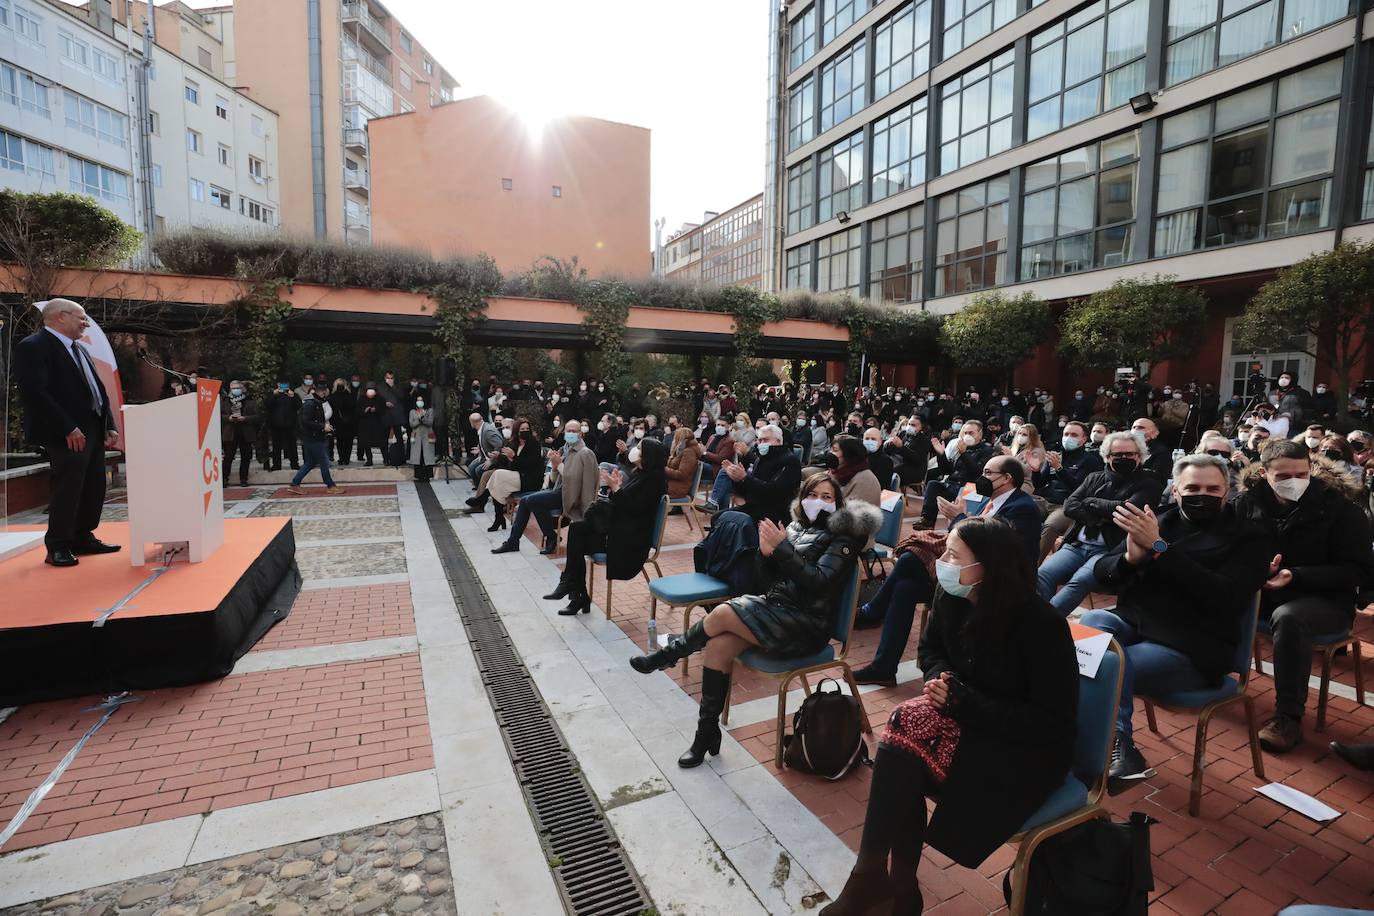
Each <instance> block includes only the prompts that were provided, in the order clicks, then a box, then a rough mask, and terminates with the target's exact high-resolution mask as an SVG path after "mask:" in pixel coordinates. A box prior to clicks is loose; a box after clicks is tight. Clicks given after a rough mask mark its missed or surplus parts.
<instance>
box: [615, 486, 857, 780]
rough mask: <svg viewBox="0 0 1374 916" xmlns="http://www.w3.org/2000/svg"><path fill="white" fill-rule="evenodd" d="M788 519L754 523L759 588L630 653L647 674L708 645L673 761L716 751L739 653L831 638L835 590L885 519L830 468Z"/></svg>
mask: <svg viewBox="0 0 1374 916" xmlns="http://www.w3.org/2000/svg"><path fill="white" fill-rule="evenodd" d="M792 517H793V521H792V523H791V524H790V525H788V526H787V528H786V529H783V528H782V526H780V525H778V524H777V523H775V522H773V521H771V520H769V519H766V518H765V519H763V520H762V521H760V522H759V526H758V532H759V556H760V558H761V569H762V573H763V575H764V576H765V577H766V579H767V581H768V587H767V589H766V590H765V592H764V593H763V594H759V595H743V596H741V597H739V598H732V599H731V600H730V601H728V602H726V603H725V604H721V605H717V606H716V607H715V609H713V610H712V611H711V613H709V614H707V615H706V617H704V618H703V619H701V620H699V621H697V622H696V623H695V624H693V625H692V628H691V629H690V630H688V631H687V633H686V634H685V635H683V636H674V637H673V638H671V639H670V640H669V641H668V645H667V646H666V647H665V648H663V649H659V650H658V651H657V652H653V653H651V654H649V655H642V656H639V657H638V658H632V659H630V664H631V666H633V667H634V669H635V670H636V671H639V672H641V673H643V674H648V673H650V672H652V671H661V670H663V669H664V668H669V667H672V666H673V665H674V664H676V663H677V662H679V661H681V660H682V659H683V658H686V657H687V656H688V655H691V654H692V653H694V652H700V651H702V650H703V649H704V650H705V660H704V665H705V667H704V668H703V670H702V681H701V708H700V712H699V715H698V718H697V731H696V736H695V738H694V739H693V740H692V746H691V748H689V749H688V750H687V752H686V753H685V754H683V755H682V757H680V758H679V759H678V766H681V767H695V766H700V765H701V763H702V762H703V761H704V760H705V759H706V755H707V754H718V753H720V739H721V732H720V723H719V721H718V719H719V717H720V714H721V712H722V710H724V708H725V700H726V698H727V697H728V696H729V694H730V672H731V669H732V668H733V666H734V661H735V657H736V656H738V655H739V654H740V653H741V652H743V651H744V650H745V649H748V648H750V647H758V648H761V649H762V650H763V651H764V652H765V653H767V654H769V655H780V656H796V655H809V654H811V653H813V652H816V651H819V650H820V649H821V647H823V646H825V645H826V644H827V643H828V642H829V641H830V632H831V630H832V629H833V626H834V614H835V612H836V607H835V596H836V592H837V591H838V590H839V589H840V588H842V587H843V583H845V582H846V581H848V577H849V574H850V572H851V571H852V570H853V569H854V564H855V563H857V562H858V558H859V552H860V551H861V550H862V549H863V545H864V544H865V543H867V541H868V539H869V538H870V537H872V536H873V535H874V534H875V533H876V532H877V530H878V527H879V526H880V525H881V524H882V513H881V512H879V511H878V509H876V508H875V507H873V506H870V505H867V504H864V503H854V504H853V505H846V504H845V501H844V494H843V493H841V492H840V488H839V487H838V486H837V485H836V483H835V481H834V479H833V478H831V477H830V475H828V474H814V475H812V476H811V477H809V478H807V479H806V481H805V482H804V483H803V484H802V486H801V490H800V493H799V495H798V498H797V501H796V502H795V503H794V504H793V506H792Z"/></svg>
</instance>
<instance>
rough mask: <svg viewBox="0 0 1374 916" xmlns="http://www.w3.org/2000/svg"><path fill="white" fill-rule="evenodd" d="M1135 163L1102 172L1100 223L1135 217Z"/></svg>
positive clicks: (1098, 208) (1099, 187) (1098, 204)
mask: <svg viewBox="0 0 1374 916" xmlns="http://www.w3.org/2000/svg"><path fill="white" fill-rule="evenodd" d="M1135 175H1136V166H1135V163H1131V164H1130V165H1123V166H1121V167H1119V168H1115V169H1110V170H1108V171H1105V172H1103V173H1102V176H1101V178H1099V179H1098V201H1097V212H1098V214H1099V216H1098V222H1099V223H1119V222H1123V221H1125V220H1133V219H1135Z"/></svg>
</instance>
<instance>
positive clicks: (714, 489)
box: [711, 471, 735, 509]
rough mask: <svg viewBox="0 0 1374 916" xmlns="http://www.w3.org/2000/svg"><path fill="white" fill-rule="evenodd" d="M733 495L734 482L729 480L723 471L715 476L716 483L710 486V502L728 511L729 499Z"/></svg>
mask: <svg viewBox="0 0 1374 916" xmlns="http://www.w3.org/2000/svg"><path fill="white" fill-rule="evenodd" d="M734 493H735V482H734V481H733V480H731V479H730V475H729V474H727V473H725V472H724V471H721V472H719V473H718V474H716V481H715V483H713V484H711V502H713V503H715V504H716V505H717V506H724V507H725V508H727V509H728V508H730V498H731V497H732V496H733V495H734Z"/></svg>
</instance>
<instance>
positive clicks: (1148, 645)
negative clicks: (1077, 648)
mask: <svg viewBox="0 0 1374 916" xmlns="http://www.w3.org/2000/svg"><path fill="white" fill-rule="evenodd" d="M1079 623H1081V624H1083V626H1085V627H1093V628H1094V629H1098V630H1105V631H1106V632H1108V633H1110V634H1112V635H1113V636H1115V637H1116V641H1117V642H1119V643H1121V647H1122V649H1123V650H1124V651H1125V664H1124V665H1123V666H1122V672H1121V708H1120V709H1119V710H1118V712H1117V724H1116V728H1117V731H1119V732H1121V734H1123V735H1125V736H1126V737H1127V738H1129V737H1130V736H1131V714H1132V712H1133V711H1134V706H1133V705H1132V700H1133V699H1134V698H1135V691H1136V687H1137V685H1138V686H1139V689H1140V692H1141V693H1142V694H1144V695H1145V696H1160V695H1162V694H1169V693H1173V692H1175V691H1177V690H1202V689H1204V688H1207V687H1211V686H1213V683H1212V682H1210V681H1208V680H1207V679H1206V678H1205V677H1203V676H1202V673H1201V672H1200V671H1198V670H1197V668H1195V667H1193V663H1192V661H1191V660H1190V659H1189V658H1188V656H1186V655H1184V654H1183V653H1182V652H1180V651H1178V650H1177V649H1170V648H1169V647H1168V646H1161V645H1160V644H1159V643H1154V642H1145V641H1144V640H1142V639H1141V638H1140V634H1139V633H1137V632H1136V629H1135V627H1134V626H1132V625H1131V624H1129V623H1127V622H1126V621H1124V620H1122V619H1121V618H1120V617H1118V616H1116V615H1115V614H1113V613H1112V612H1111V611H1088V612H1087V613H1085V614H1084V615H1083V617H1082V619H1081V620H1080V621H1079Z"/></svg>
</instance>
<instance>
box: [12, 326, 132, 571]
mask: <svg viewBox="0 0 1374 916" xmlns="http://www.w3.org/2000/svg"><path fill="white" fill-rule="evenodd" d="M89 324H90V322H89V320H88V319H87V318H86V310H85V309H83V308H82V307H81V306H79V305H77V304H76V303H75V302H72V301H71V300H70V299H53V300H50V301H49V302H48V304H47V305H46V306H45V307H44V309H43V329H42V330H41V331H38V332H37V333H36V334H30V335H29V336H28V337H26V338H24V339H23V340H21V341H20V342H19V345H18V346H17V347H15V351H14V371H15V376H16V379H17V381H18V383H19V394H20V396H21V397H22V398H23V403H24V431H25V434H26V435H27V436H28V438H29V441H30V442H32V443H34V444H35V445H41V446H43V447H44V448H45V449H46V450H47V452H48V457H49V460H50V461H51V462H52V481H53V483H52V499H51V500H50V501H49V503H48V534H47V536H46V537H45V538H44V543H45V544H46V545H47V548H48V556H47V562H48V563H49V564H51V565H53V566H75V565H76V564H77V563H78V562H79V561H78V560H77V559H76V558H77V557H78V556H83V555H86V554H96V553H113V552H114V551H117V550H119V549H120V548H119V547H118V545H115V544H104V543H101V542H100V541H99V540H97V539H96V536H95V529H96V527H97V526H98V525H99V524H100V509H101V506H102V505H103V504H104V502H105V449H106V448H113V447H114V446H115V444H116V443H117V442H118V441H119V439H118V434H117V433H116V432H115V419H114V413H113V412H112V411H111V410H110V399H109V397H108V396H107V395H106V393H105V386H104V385H102V384H101V383H100V377H99V376H98V375H97V374H96V371H95V363H93V362H92V361H91V356H90V354H89V353H87V352H86V348H85V347H83V346H82V345H81V344H80V343H79V341H80V339H81V336H82V335H83V334H85V333H86V328H87V326H88V325H89Z"/></svg>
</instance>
